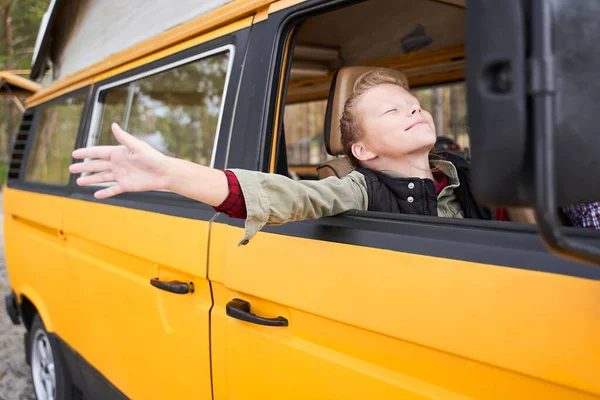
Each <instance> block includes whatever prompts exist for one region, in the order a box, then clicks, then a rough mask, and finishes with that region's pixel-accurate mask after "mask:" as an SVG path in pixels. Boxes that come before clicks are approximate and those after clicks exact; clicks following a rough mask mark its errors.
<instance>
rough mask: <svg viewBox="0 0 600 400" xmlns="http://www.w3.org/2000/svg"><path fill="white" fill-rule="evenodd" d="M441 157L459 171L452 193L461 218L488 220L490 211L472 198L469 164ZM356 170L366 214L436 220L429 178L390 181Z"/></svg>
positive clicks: (387, 177) (364, 170)
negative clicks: (362, 180)
mask: <svg viewBox="0 0 600 400" xmlns="http://www.w3.org/2000/svg"><path fill="white" fill-rule="evenodd" d="M441 157H442V159H444V160H446V161H450V162H451V163H452V164H454V166H455V167H456V171H457V172H458V180H459V181H460V186H459V187H457V188H455V189H454V193H455V194H456V197H457V199H458V201H459V203H460V206H461V208H462V211H463V214H464V217H465V218H475V219H491V213H490V210H489V209H487V208H485V207H483V206H482V205H481V204H479V203H478V202H477V200H475V197H473V193H472V192H471V173H470V171H469V165H468V163H467V162H466V161H465V160H464V159H463V158H461V157H459V156H456V155H454V154H451V153H443V154H441ZM357 171H358V172H360V173H361V174H363V175H364V176H365V180H366V183H367V194H368V196H369V206H368V210H369V211H379V212H394V213H404V214H417V215H432V216H436V217H437V215H438V213H437V194H436V192H435V184H434V182H433V181H432V180H431V179H420V178H393V177H391V176H389V175H386V174H384V173H382V172H377V171H372V170H370V169H367V168H358V169H357Z"/></svg>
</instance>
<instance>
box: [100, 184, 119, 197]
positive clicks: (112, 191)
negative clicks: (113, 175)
mask: <svg viewBox="0 0 600 400" xmlns="http://www.w3.org/2000/svg"><path fill="white" fill-rule="evenodd" d="M121 193H123V189H121V186H120V185H119V184H116V185H114V186H110V187H107V188H106V189H102V190H98V191H97V192H96V193H94V197H95V198H97V199H99V200H101V199H108V198H109V197H113V196H116V195H118V194H121Z"/></svg>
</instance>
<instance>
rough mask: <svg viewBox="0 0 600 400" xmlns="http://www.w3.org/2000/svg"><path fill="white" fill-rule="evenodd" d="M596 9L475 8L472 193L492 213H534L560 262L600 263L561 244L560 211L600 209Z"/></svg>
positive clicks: (485, 2)
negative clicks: (496, 209)
mask: <svg viewBox="0 0 600 400" xmlns="http://www.w3.org/2000/svg"><path fill="white" fill-rule="evenodd" d="M599 20H600V2H599V1H598V0H516V1H509V2H501V1H497V0H469V2H468V6H467V27H466V54H467V60H466V77H467V103H468V110H469V116H468V118H469V126H470V133H471V148H472V152H473V155H472V170H473V172H472V174H473V184H474V188H475V191H476V194H477V196H478V197H479V198H480V200H481V201H482V202H484V203H486V204H488V205H492V206H502V207H506V206H522V207H531V206H534V207H535V210H536V218H537V223H538V227H539V231H540V234H541V235H542V237H543V239H544V241H545V243H546V244H547V245H548V246H549V247H550V248H551V249H552V250H554V251H555V252H557V253H559V254H562V255H565V256H569V257H571V258H573V257H575V258H578V259H581V260H586V261H591V262H595V263H600V244H599V245H598V246H594V245H590V244H589V242H586V243H584V242H580V241H577V240H575V239H573V238H572V237H568V236H566V235H565V234H564V229H561V224H560V222H559V216H558V212H559V208H560V207H561V206H567V205H574V204H580V203H589V202H594V201H599V200H600V131H599V125H600V124H599V122H598V121H599V117H600V49H599V48H598V43H599V42H600V24H598V21H599Z"/></svg>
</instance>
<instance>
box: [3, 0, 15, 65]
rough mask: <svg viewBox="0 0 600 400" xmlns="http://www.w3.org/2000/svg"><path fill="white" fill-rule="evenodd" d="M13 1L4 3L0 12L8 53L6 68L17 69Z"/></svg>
mask: <svg viewBox="0 0 600 400" xmlns="http://www.w3.org/2000/svg"><path fill="white" fill-rule="evenodd" d="M12 3H13V2H12V1H11V2H8V3H7V4H4V5H2V7H1V9H0V12H1V13H2V32H3V37H2V40H3V41H4V50H5V51H6V55H7V56H8V58H7V61H6V64H5V68H6V69H15V67H16V63H15V59H14V55H15V49H14V47H13V45H14V43H13V28H12V17H11V11H12Z"/></svg>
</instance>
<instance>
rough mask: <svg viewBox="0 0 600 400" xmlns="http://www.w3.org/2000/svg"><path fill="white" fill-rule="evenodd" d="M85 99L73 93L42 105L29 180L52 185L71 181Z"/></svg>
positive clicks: (26, 177)
mask: <svg viewBox="0 0 600 400" xmlns="http://www.w3.org/2000/svg"><path fill="white" fill-rule="evenodd" d="M84 103H85V96H83V95H82V96H72V97H67V98H66V99H64V100H61V101H60V102H56V103H52V104H49V105H47V106H44V107H43V108H42V110H41V116H40V119H39V122H38V123H37V127H36V130H35V139H34V142H33V147H32V149H31V155H30V156H29V161H28V163H27V170H26V174H25V180H26V181H30V182H40V183H46V184H51V185H66V184H68V183H69V177H70V174H69V164H71V161H72V158H71V153H72V152H73V150H74V148H75V140H76V139H77V131H78V130H79V123H80V121H81V115H82V113H83V106H84Z"/></svg>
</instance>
